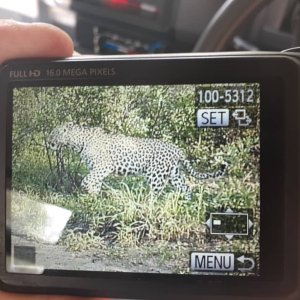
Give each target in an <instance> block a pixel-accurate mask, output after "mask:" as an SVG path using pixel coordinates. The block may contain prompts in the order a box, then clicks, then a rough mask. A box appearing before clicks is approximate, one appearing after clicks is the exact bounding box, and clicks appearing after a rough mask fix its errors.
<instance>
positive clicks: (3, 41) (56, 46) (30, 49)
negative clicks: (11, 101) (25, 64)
mask: <svg viewBox="0 0 300 300" xmlns="http://www.w3.org/2000/svg"><path fill="white" fill-rule="evenodd" d="M73 51H74V48H73V42H72V40H71V38H70V37H69V36H68V35H67V34H66V33H65V32H63V31H62V30H60V29H58V28H56V27H54V26H52V25H48V24H42V23H32V24H26V23H18V22H14V21H11V20H0V64H2V63H3V62H5V61H7V60H10V59H16V58H36V57H53V58H60V57H67V56H72V55H73ZM27 299H28V300H76V299H78V300H79V299H85V300H91V299H96V298H81V297H69V296H46V295H23V294H14V293H6V292H2V291H0V300H27ZM98 299H99V298H98Z"/></svg>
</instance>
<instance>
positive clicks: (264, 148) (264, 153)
mask: <svg viewBox="0 0 300 300" xmlns="http://www.w3.org/2000/svg"><path fill="white" fill-rule="evenodd" d="M92 63H93V64H95V62H92ZM281 63H282V66H280V67H281V68H280V71H281V72H282V71H285V72H283V74H285V75H286V74H289V75H288V76H289V77H290V76H291V69H292V68H291V66H290V65H289V64H288V63H286V62H281ZM53 64H54V65H53ZM55 64H56V67H58V66H59V64H60V66H62V64H64V66H66V64H68V65H69V66H70V64H74V62H72V61H69V62H53V63H52V64H51V67H52V66H55ZM89 64H91V62H77V65H76V67H79V66H80V65H81V66H86V65H89ZM99 64H101V67H103V65H107V66H108V67H111V66H115V68H120V69H122V70H125V69H127V70H132V71H133V74H129V76H128V74H127V77H122V76H121V74H120V78H118V77H117V78H114V79H111V78H109V79H108V78H105V79H103V80H101V82H100V83H99V79H95V78H88V79H82V78H80V79H74V78H68V79H66V80H62V79H59V80H57V79H56V80H46V81H44V80H35V81H32V80H18V81H14V82H10V83H9V85H7V89H6V96H7V95H10V96H11V95H12V93H11V90H12V87H20V86H70V85H95V84H96V83H98V84H101V85H118V84H120V85H130V84H131V85H134V84H135V85H141V84H185V83H189V84H200V83H235V82H239V83H241V82H258V83H259V84H260V95H261V199H264V198H266V199H272V201H263V200H262V202H261V238H260V241H261V262H260V264H261V276H259V277H225V276H222V275H221V276H214V275H210V276H201V275H200V276H197V275H170V274H164V275H162V274H140V273H125V274H124V273H105V272H89V271H88V272H77V271H76V272H74V271H51V272H50V273H49V274H46V275H44V279H42V278H41V277H42V276H40V275H24V274H23V275H18V274H6V275H7V276H8V277H10V278H12V280H16V281H18V279H20V278H24V277H27V278H28V279H29V278H32V279H31V280H34V278H35V280H36V279H37V280H38V285H40V286H46V287H47V286H53V287H56V291H58V290H59V288H67V293H72V292H71V291H69V289H70V288H71V287H74V288H76V287H78V285H77V284H76V282H78V280H81V281H82V280H83V278H85V279H86V280H84V281H85V286H86V288H85V289H83V290H85V291H86V289H88V290H94V291H97V293H96V294H99V291H98V289H99V287H98V286H99V280H103V283H104V282H106V283H107V284H108V285H110V284H112V283H113V282H119V283H120V285H123V284H126V286H125V287H124V288H123V290H124V289H125V290H128V292H129V290H130V287H131V289H132V286H133V282H137V281H138V282H140V285H141V288H138V291H135V292H133V291H131V292H129V294H131V293H132V294H135V295H136V296H135V297H138V295H141V294H143V292H142V291H141V289H142V286H144V288H143V290H144V289H146V290H147V291H148V293H150V294H155V293H156V291H153V285H157V284H158V285H160V284H161V283H162V282H164V286H162V287H161V290H165V289H167V290H168V289H170V287H171V286H172V290H173V291H175V294H177V295H178V293H179V291H177V290H178V287H174V285H178V284H180V285H181V288H180V291H184V290H185V291H190V294H196V293H197V290H198V289H200V290H201V293H203V295H209V294H215V295H218V294H219V293H221V294H223V293H224V291H225V292H226V293H229V294H230V295H231V294H232V295H234V294H237V295H240V294H241V293H243V292H244V290H245V289H247V290H248V294H251V293H253V295H257V294H259V295H260V294H263V293H266V292H267V291H268V286H273V287H276V286H277V287H278V288H279V287H280V286H281V283H283V282H285V281H286V278H287V274H286V266H287V264H286V257H285V253H286V252H285V251H286V249H285V245H286V241H285V240H286V233H287V231H286V228H285V227H286V225H287V223H288V221H289V220H288V219H287V217H286V212H287V209H289V208H287V207H286V206H287V205H289V207H290V205H291V204H292V203H290V202H293V201H294V200H291V199H287V198H286V192H287V191H286V185H285V184H283V183H285V182H286V180H287V178H290V177H291V175H292V174H291V171H290V170H288V169H287V168H286V167H287V155H288V156H290V153H287V145H286V143H287V142H288V145H289V144H290V143H291V141H290V138H289V137H288V135H287V133H288V132H289V131H290V129H291V127H290V126H291V125H293V124H290V123H292V120H289V119H288V118H287V116H288V115H290V114H291V112H293V113H295V110H291V109H290V107H289V106H287V103H288V101H289V100H288V96H289V95H288V94H289V92H290V87H291V86H294V87H293V88H295V86H296V85H295V82H292V80H289V78H286V77H284V76H282V75H283V74H282V73H281V74H280V72H278V69H277V71H276V72H270V69H266V68H267V67H269V68H271V69H274V59H269V60H267V59H264V62H263V61H262V59H259V58H257V57H256V58H243V64H242V65H241V64H240V63H239V62H238V59H234V58H231V59H228V58H227V59H221V58H219V59H214V60H212V59H181V60H180V59H173V60H172V59H161V60H157V61H149V60H144V61H143V60H142V61H135V60H132V61H126V60H124V61H107V62H103V61H102V62H99ZM122 64H123V66H122ZM128 64H129V65H128ZM38 66H39V68H41V69H43V68H45V69H46V68H47V66H45V64H43V65H38ZM229 66H230V68H228V67H229ZM27 67H29V66H27ZM277 67H278V63H277ZM257 68H259V69H260V71H261V72H259V74H257ZM145 69H146V70H148V72H146V73H144V72H142V71H143V70H145ZM201 69H202V70H208V72H206V74H205V75H203V74H200V72H199V70H201ZM285 69H286V70H285ZM226 70H228V71H226ZM245 70H247V72H245ZM134 71H135V72H134ZM242 71H244V72H245V73H244V72H243V73H242ZM127 72H128V71H127ZM120 73H121V72H120ZM154 74H156V76H154ZM138 75H139V76H138ZM225 78H226V80H225ZM6 99H7V100H8V101H7V102H6V104H7V107H6V112H8V113H7V114H6V116H7V117H8V118H6V124H8V125H9V126H7V128H6V134H7V137H10V136H11V122H12V120H11V108H12V101H11V99H10V98H9V97H6ZM270 111H271V112H272V113H269V112H270ZM279 116H281V119H280V122H278V118H279ZM294 125H295V128H296V127H297V126H296V124H294ZM2 133H3V132H2ZM1 136H3V135H2V134H1ZM287 138H288V141H287ZM7 141H8V142H7V144H6V150H7V151H6V163H7V164H6V179H7V181H6V188H9V185H10V180H9V177H10V176H11V169H10V165H9V162H10V161H11V157H10V153H11V151H10V147H11V145H10V142H9V141H10V138H8V139H7ZM274 150H275V151H274ZM292 198H294V197H292ZM283 199H285V201H283ZM274 222H276V223H277V230H276V231H274ZM1 229H2V230H3V228H1ZM1 234H2V232H1ZM5 245H6V251H8V250H9V245H10V243H9V240H8V239H7V236H6V243H5ZM274 248H275V250H274ZM1 261H2V262H3V257H1ZM274 261H276V262H277V263H276V264H274ZM2 272H3V270H1V274H2ZM4 272H5V271H4ZM37 276H38V278H37ZM89 277H90V279H89V280H88V278H89ZM14 278H15V279H14ZM62 278H70V279H71V281H70V283H69V284H67V285H62V284H61V283H59V279H62ZM46 279H48V283H46V281H47V280H46ZM29 282H30V280H29ZM97 282H98V283H97ZM290 283H291V284H292V282H290ZM32 284H33V282H32ZM17 285H18V284H17ZM33 285H37V284H33ZM105 285H106V284H105V283H104V286H105ZM108 285H106V287H107V286H108ZM250 286H252V287H253V288H252V289H249V287H250ZM216 287H218V288H216ZM230 287H234V289H233V290H232V289H231V288H230ZM254 287H255V289H254ZM100 289H101V290H102V291H104V290H105V288H104V289H102V288H100ZM285 289H286V287H285ZM54 290H55V289H52V291H54ZM277 290H278V289H277ZM107 291H109V295H110V296H113V297H126V296H127V295H126V294H125V295H124V293H123V294H120V293H118V292H116V293H114V292H113V291H111V288H107ZM144 291H145V290H144ZM50 292H51V291H50ZM77 292H78V290H77ZM86 292H87V291H86ZM105 294H107V293H104V294H102V295H105ZM173 299H174V298H173Z"/></svg>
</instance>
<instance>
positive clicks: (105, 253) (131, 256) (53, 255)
mask: <svg viewBox="0 0 300 300" xmlns="http://www.w3.org/2000/svg"><path fill="white" fill-rule="evenodd" d="M12 245H13V246H25V247H26V246H31V247H34V248H35V260H36V265H37V266H43V267H44V268H45V269H58V270H61V269H64V270H89V271H106V272H141V273H145V272H146V273H174V271H175V270H176V269H178V263H179V261H178V260H177V259H174V260H172V259H162V257H161V256H159V255H151V254H149V253H146V252H145V251H144V252H143V251H142V250H141V249H131V248H129V249H122V254H120V253H119V254H117V253H118V252H116V249H112V251H111V252H110V251H109V250H108V249H106V250H102V251H101V250H85V251H81V252H71V251H69V250H68V249H67V248H66V247H64V246H61V245H51V244H45V243H40V242H35V241H30V240H28V239H27V238H25V237H23V236H16V235H13V236H12ZM174 253H175V250H174ZM188 261H189V257H188V255H187V257H186V263H187V264H188ZM182 263H184V262H180V265H182ZM184 264H185V263H184ZM186 266H187V267H188V265H186Z"/></svg>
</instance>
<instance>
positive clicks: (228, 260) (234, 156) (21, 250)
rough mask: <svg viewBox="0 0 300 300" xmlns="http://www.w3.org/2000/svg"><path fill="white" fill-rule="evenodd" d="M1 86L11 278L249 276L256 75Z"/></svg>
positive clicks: (256, 158) (254, 261) (253, 243)
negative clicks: (8, 94)
mask: <svg viewBox="0 0 300 300" xmlns="http://www.w3.org/2000/svg"><path fill="white" fill-rule="evenodd" d="M12 94H13V105H12V110H13V118H12V143H11V147H12V149H11V153H12V162H11V170H12V175H11V176H12V178H11V189H10V190H11V192H10V193H9V197H8V198H7V200H6V201H7V207H8V211H7V216H8V219H7V234H8V235H9V241H10V245H9V248H10V249H9V252H8V254H7V270H8V271H9V272H11V273H29V274H42V273H44V272H46V271H47V272H49V271H51V270H72V271H100V272H128V273H163V274H195V276H197V275H208V276H209V275H216V274H217V275H220V274H221V275H228V276H245V275H248V276H259V275H260V84H259V83H212V84H207V83H206V84H201V83H199V84H185V85H132V86H64V87H15V88H14V89H13V92H12Z"/></svg>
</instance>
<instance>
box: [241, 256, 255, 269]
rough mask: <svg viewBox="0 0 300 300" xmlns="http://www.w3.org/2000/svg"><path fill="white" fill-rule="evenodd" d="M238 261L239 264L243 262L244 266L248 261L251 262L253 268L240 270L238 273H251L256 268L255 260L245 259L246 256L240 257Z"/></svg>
mask: <svg viewBox="0 0 300 300" xmlns="http://www.w3.org/2000/svg"><path fill="white" fill-rule="evenodd" d="M237 260H238V261H239V262H241V263H242V264H244V263H245V262H246V261H249V262H251V266H250V267H248V268H238V271H241V272H249V271H252V270H253V269H254V267H255V261H254V259H253V258H250V257H245V255H242V256H240V257H238V258H237Z"/></svg>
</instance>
